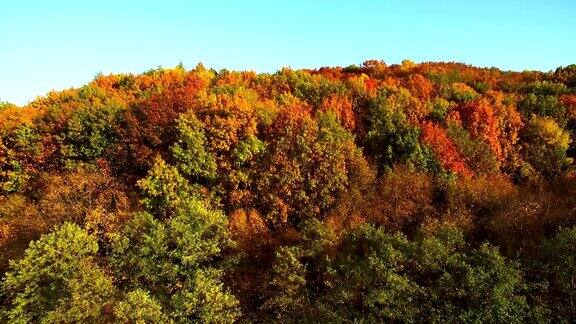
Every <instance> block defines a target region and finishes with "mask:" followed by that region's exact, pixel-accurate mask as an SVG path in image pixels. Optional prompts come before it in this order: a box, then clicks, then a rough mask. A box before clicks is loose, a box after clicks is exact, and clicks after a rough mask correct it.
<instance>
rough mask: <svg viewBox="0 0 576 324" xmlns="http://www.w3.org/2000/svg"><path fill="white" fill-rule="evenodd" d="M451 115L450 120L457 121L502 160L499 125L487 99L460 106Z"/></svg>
mask: <svg viewBox="0 0 576 324" xmlns="http://www.w3.org/2000/svg"><path fill="white" fill-rule="evenodd" d="M456 113H457V114H456ZM451 114H452V116H451V118H452V119H455V120H458V121H459V122H460V123H461V124H462V126H464V128H465V129H466V130H468V131H469V132H470V134H472V136H474V137H479V138H481V139H482V140H484V141H485V142H486V143H488V145H489V146H490V148H491V149H492V151H493V152H494V154H495V155H496V156H497V157H498V158H499V159H502V157H503V154H502V146H501V144H500V141H499V138H500V135H501V129H500V123H499V120H498V118H497V116H496V114H495V111H494V108H493V107H492V105H491V104H490V101H488V99H486V98H480V99H476V100H473V101H471V102H469V103H466V104H463V105H460V106H459V107H457V108H456V109H455V110H454V111H452V112H451Z"/></svg>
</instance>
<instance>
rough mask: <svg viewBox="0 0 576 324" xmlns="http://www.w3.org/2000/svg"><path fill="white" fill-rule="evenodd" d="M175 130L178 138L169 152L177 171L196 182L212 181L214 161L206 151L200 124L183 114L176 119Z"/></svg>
mask: <svg viewBox="0 0 576 324" xmlns="http://www.w3.org/2000/svg"><path fill="white" fill-rule="evenodd" d="M176 129H177V130H178V137H177V140H176V143H175V144H174V145H173V146H172V147H171V148H170V151H171V152H172V156H173V157H174V160H175V161H176V165H177V167H178V169H179V170H180V171H181V172H182V173H183V174H184V175H188V176H190V177H192V178H194V179H195V180H196V181H197V182H198V181H200V180H203V181H211V180H214V179H215V178H216V176H217V174H216V167H217V166H216V160H215V159H214V157H213V156H212V154H211V153H210V152H209V151H208V148H207V142H206V135H205V134H204V130H203V125H202V123H201V122H200V121H199V120H198V119H197V118H196V117H195V116H194V115H192V114H183V115H180V117H179V118H178V121H177V125H176Z"/></svg>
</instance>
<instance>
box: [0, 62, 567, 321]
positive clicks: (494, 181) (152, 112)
mask: <svg viewBox="0 0 576 324" xmlns="http://www.w3.org/2000/svg"><path fill="white" fill-rule="evenodd" d="M575 137H576V65H569V66H564V67H558V68H557V69H555V70H553V71H549V72H540V71H523V72H515V71H503V70H500V69H498V68H482V67H475V66H470V65H466V64H463V63H455V62H424V63H415V62H413V61H410V60H404V61H402V63H401V64H390V65H388V64H386V63H385V62H384V61H379V60H370V61H366V62H364V63H362V64H361V65H351V66H348V67H322V68H318V69H301V70H296V69H290V68H283V69H281V70H279V71H277V72H275V73H256V72H252V71H230V70H225V69H223V70H219V71H217V70H214V69H210V68H206V67H204V66H203V65H202V64H198V65H197V66H196V67H195V68H193V69H186V68H185V67H184V66H182V65H181V64H180V65H178V66H176V67H175V68H161V67H159V68H157V69H152V70H150V71H147V72H144V73H142V74H111V75H103V74H99V75H97V76H96V77H95V78H94V79H93V80H92V81H91V82H90V83H88V84H87V85H84V86H82V87H79V88H71V89H67V90H63V91H52V92H49V93H47V94H46V95H44V96H41V97H38V98H36V99H35V100H34V101H32V102H30V103H29V104H27V105H25V106H16V105H14V104H10V103H8V102H2V103H0V278H1V281H0V322H6V323H28V322H31V323H53V322H82V323H182V322H201V323H233V322H239V323H251V322H263V323H269V322H272V323H292V322H304V323H311V322H322V323H324V322H335V323H373V322H392V323H404V322H406V323H412V322H457V323H469V322H474V323H478V322H487V323H501V322H505V323H519V322H537V323H551V322H553V323H557V322H560V323H562V322H565V323H569V322H574V321H576V172H575V171H576V170H575V168H574V162H573V158H574V157H575V156H576V141H575V140H574V139H575Z"/></svg>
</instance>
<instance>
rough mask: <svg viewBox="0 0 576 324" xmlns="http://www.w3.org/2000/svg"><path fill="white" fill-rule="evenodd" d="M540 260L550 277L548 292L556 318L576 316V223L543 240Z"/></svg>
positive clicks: (572, 317)
mask: <svg viewBox="0 0 576 324" xmlns="http://www.w3.org/2000/svg"><path fill="white" fill-rule="evenodd" d="M542 252H543V260H542V261H541V262H542V264H540V266H541V267H543V268H544V269H543V272H544V273H545V274H546V275H547V277H548V278H549V280H550V286H549V287H548V290H549V291H548V293H549V294H550V297H551V298H549V300H550V305H548V307H549V308H550V310H551V311H552V316H553V317H555V318H556V320H561V319H571V320H572V321H573V320H574V319H576V227H572V228H564V229H561V230H560V231H559V232H558V233H557V234H556V236H554V237H553V238H551V239H549V240H546V241H545V242H544V243H543V244H542Z"/></svg>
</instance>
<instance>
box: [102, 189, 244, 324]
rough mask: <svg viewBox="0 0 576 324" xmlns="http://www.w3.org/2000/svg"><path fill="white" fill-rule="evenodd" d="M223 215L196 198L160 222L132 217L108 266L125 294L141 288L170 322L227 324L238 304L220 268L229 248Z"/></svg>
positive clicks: (145, 216) (236, 312) (143, 216)
mask: <svg viewBox="0 0 576 324" xmlns="http://www.w3.org/2000/svg"><path fill="white" fill-rule="evenodd" d="M226 222H227V219H226V216H225V215H224V214H223V213H221V212H219V211H213V210H209V209H207V208H206V207H204V205H203V204H202V203H201V202H199V201H197V200H195V199H191V198H190V199H186V200H182V201H181V203H180V204H179V205H178V206H177V207H176V208H175V211H174V214H173V215H172V216H171V217H170V218H166V219H164V220H158V219H155V218H154V217H153V216H152V215H150V214H148V213H138V214H136V215H134V218H133V220H131V221H130V222H129V223H128V224H127V225H126V227H125V228H124V229H123V231H122V232H121V234H120V235H119V236H118V238H117V240H116V241H115V244H114V245H113V252H112V256H111V264H112V266H113V269H115V271H116V274H117V278H125V280H126V283H125V284H126V286H127V287H129V288H130V289H139V288H140V289H146V290H148V291H149V292H150V294H151V295H152V296H153V297H154V298H155V299H156V300H158V302H159V303H160V305H161V306H162V309H164V313H165V314H166V315H167V316H169V317H170V318H171V319H173V320H175V321H191V320H199V321H202V322H232V321H234V319H236V318H237V317H238V316H239V310H238V301H237V300H236V299H235V297H234V296H233V295H232V294H231V293H229V292H228V291H227V290H226V289H225V288H224V286H223V285H222V283H221V281H220V280H221V279H220V278H221V275H222V268H221V267H220V266H219V263H220V261H221V260H222V258H223V254H224V251H225V250H227V249H229V248H230V247H231V246H232V245H233V243H232V241H231V239H230V238H229V233H228V231H227V224H226Z"/></svg>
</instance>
